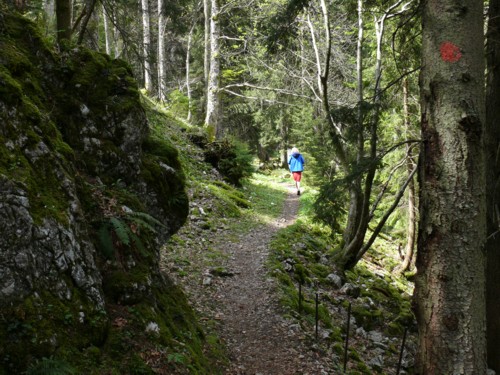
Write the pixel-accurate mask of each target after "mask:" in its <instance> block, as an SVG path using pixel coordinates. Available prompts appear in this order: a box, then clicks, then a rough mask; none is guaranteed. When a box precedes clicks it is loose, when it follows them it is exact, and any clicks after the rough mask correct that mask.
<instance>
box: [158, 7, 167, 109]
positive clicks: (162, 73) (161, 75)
mask: <svg viewBox="0 0 500 375" xmlns="http://www.w3.org/2000/svg"><path fill="white" fill-rule="evenodd" d="M166 80H167V76H166V70H165V15H164V14H163V0H158V98H159V99H160V101H162V102H163V101H165V94H166V91H167V88H166Z"/></svg>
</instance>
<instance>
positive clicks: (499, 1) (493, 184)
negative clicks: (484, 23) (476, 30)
mask: <svg viewBox="0 0 500 375" xmlns="http://www.w3.org/2000/svg"><path fill="white" fill-rule="evenodd" d="M486 58H487V81H486V136H485V141H486V146H485V150H486V170H487V174H486V197H487V220H486V222H487V225H488V229H487V231H488V232H487V233H488V237H487V242H486V255H487V273H486V275H487V276H486V278H487V286H486V311H487V328H488V329H487V336H488V365H489V367H490V368H491V369H493V370H495V371H496V372H497V373H500V319H499V318H498V312H499V311H500V251H499V249H500V0H490V2H489V14H488V33H487V43H486Z"/></svg>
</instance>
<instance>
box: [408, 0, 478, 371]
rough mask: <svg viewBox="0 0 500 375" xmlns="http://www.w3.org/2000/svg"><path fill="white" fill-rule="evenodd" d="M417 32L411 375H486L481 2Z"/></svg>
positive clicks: (427, 7) (451, 1)
mask: <svg viewBox="0 0 500 375" xmlns="http://www.w3.org/2000/svg"><path fill="white" fill-rule="evenodd" d="M422 22H423V34H422V37H423V40H422V43H423V44H422V53H423V57H422V72H421V77H420V88H421V106H422V136H423V139H424V144H423V147H422V151H421V164H420V223H419V231H418V232H419V233H418V234H419V238H418V253H417V276H416V280H415V281H416V283H415V288H416V289H415V313H416V317H417V321H418V329H419V350H418V356H417V362H416V374H422V375H424V374H425V375H433V374H435V375H442V374H486V369H487V367H486V339H485V330H486V321H485V320H486V319H485V318H486V313H485V255H484V242H485V235H486V222H485V221H486V220H485V217H486V206H485V171H484V162H485V161H484V155H483V135H484V61H483V54H484V51H483V40H484V35H483V2H482V1H477V0H463V1H461V2H460V4H459V3H457V2H456V1H455V0H427V1H426V2H424V5H423V19H422Z"/></svg>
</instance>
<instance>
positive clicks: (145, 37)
mask: <svg viewBox="0 0 500 375" xmlns="http://www.w3.org/2000/svg"><path fill="white" fill-rule="evenodd" d="M141 9H142V52H143V55H144V57H143V58H144V88H145V89H146V91H147V92H149V93H151V92H152V89H153V86H152V80H151V64H150V58H149V57H150V46H151V27H150V22H149V1H148V0H141Z"/></svg>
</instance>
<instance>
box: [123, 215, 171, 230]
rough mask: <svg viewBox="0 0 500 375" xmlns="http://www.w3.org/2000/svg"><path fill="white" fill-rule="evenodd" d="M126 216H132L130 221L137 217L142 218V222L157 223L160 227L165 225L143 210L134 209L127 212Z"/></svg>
mask: <svg viewBox="0 0 500 375" xmlns="http://www.w3.org/2000/svg"><path fill="white" fill-rule="evenodd" d="M127 217H129V218H130V217H132V218H133V219H132V221H134V220H137V219H142V221H143V222H147V223H149V224H151V225H158V226H160V227H164V228H165V225H164V224H163V223H162V222H161V221H159V220H158V219H156V218H154V217H153V216H151V215H149V214H147V213H145V212H136V211H132V212H129V213H128V214H127Z"/></svg>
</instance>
